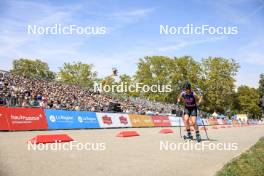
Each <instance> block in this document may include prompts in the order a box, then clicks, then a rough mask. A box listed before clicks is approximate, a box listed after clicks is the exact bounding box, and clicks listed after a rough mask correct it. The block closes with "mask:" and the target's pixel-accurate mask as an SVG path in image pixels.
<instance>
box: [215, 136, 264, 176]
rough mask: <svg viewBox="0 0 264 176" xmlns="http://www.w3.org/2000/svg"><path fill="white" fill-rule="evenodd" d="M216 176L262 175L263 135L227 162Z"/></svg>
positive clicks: (263, 160)
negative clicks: (251, 145)
mask: <svg viewBox="0 0 264 176" xmlns="http://www.w3.org/2000/svg"><path fill="white" fill-rule="evenodd" d="M216 176H264V137H262V138H261V139H260V140H259V141H258V142H257V143H256V144H255V145H254V146H253V147H251V148H250V149H249V150H248V151H246V152H245V153H243V154H241V155H240V156H239V157H238V158H235V159H234V160H232V161H231V162H230V163H227V164H226V165H225V166H224V167H223V168H222V169H221V170H220V171H218V172H217V174H216Z"/></svg>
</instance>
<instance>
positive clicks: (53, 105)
mask: <svg viewBox="0 0 264 176" xmlns="http://www.w3.org/2000/svg"><path fill="white" fill-rule="evenodd" d="M110 102H117V103H119V104H120V105H121V109H122V111H123V112H125V113H138V114H156V113H170V112H171V110H172V109H173V108H174V106H173V105H172V104H164V103H159V102H152V101H148V100H144V99H139V98H127V99H125V100H118V99H115V98H113V96H109V95H106V94H104V93H99V92H94V91H92V90H88V89H83V88H81V87H80V86H78V85H67V84H62V83H59V82H55V81H46V80H39V79H29V78H26V77H23V76H21V75H15V74H11V73H8V72H6V73H4V72H0V104H1V105H6V106H11V107H41V108H47V109H66V110H80V111H93V112H107V111H108V106H109V103H110Z"/></svg>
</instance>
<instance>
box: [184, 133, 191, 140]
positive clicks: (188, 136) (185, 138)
mask: <svg viewBox="0 0 264 176" xmlns="http://www.w3.org/2000/svg"><path fill="white" fill-rule="evenodd" d="M183 139H184V140H190V141H191V140H193V136H192V135H191V134H188V135H187V136H186V135H184V136H183Z"/></svg>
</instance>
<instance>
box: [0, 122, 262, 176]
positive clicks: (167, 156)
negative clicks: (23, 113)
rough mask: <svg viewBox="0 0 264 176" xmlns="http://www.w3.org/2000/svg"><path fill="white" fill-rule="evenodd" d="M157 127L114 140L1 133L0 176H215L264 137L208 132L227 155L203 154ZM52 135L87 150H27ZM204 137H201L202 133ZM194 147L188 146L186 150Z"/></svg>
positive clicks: (255, 131) (93, 135) (93, 134)
mask: <svg viewBox="0 0 264 176" xmlns="http://www.w3.org/2000/svg"><path fill="white" fill-rule="evenodd" d="M160 129H161V128H135V129H132V130H135V131H138V132H139V133H140V135H141V136H138V137H132V138H118V137H115V135H116V134H117V133H118V132H119V131H121V129H101V130H64V131H62V130H60V131H30V132H0V176H46V175H52V176H57V175H58V176H59V175H60V176H61V175H62V176H75V175H78V176H79V175H81V176H82V175H85V176H86V175H92V176H110V175H113V176H124V175H126V176H135V175H144V176H172V175H173V176H175V175H180V176H185V175H186V176H189V175H203V176H207V175H214V174H215V172H216V171H217V170H219V169H220V168H221V167H222V166H223V165H224V163H226V162H228V161H229V160H230V159H232V158H234V157H235V156H237V155H239V154H240V153H241V152H243V151H245V150H246V149H248V148H249V147H250V146H252V145H253V144H254V143H256V142H257V140H258V139H259V138H260V137H262V136H264V126H251V127H241V128H225V129H216V130H215V129H211V128H209V131H208V132H209V135H210V138H211V139H212V141H211V142H210V143H212V144H210V145H214V144H218V145H221V144H219V143H226V144H225V145H226V146H225V147H226V149H227V150H228V151H223V150H213V151H211V150H209V149H208V147H205V149H204V151H201V150H191V148H189V150H188V148H186V143H183V141H182V140H181V139H180V138H179V129H178V128H172V129H173V130H174V131H175V133H173V134H159V133H158V132H159V130H160ZM127 130H131V129H127ZM51 133H67V134H69V135H70V136H71V137H72V138H74V139H75V140H76V141H78V143H81V144H87V149H91V150H82V151H78V150H77V149H76V148H74V150H72V151H65V150H59V151H53V150H52V149H51V148H48V150H47V151H40V150H38V151H32V149H31V150H28V145H27V144H26V141H27V140H28V139H30V138H32V137H34V136H35V135H38V134H51ZM202 136H203V138H204V137H205V134H204V132H202ZM76 143H77V142H76ZM76 143H75V144H76ZM179 143H182V144H179ZM232 143H233V146H232V147H233V148H232V149H235V148H236V145H237V150H231V147H230V146H228V145H231V144H232ZM161 144H164V145H161ZM165 144H169V146H170V148H168V149H169V150H166V149H165V147H166V145H165ZM195 144H196V143H195V142H191V143H190V146H193V147H194V146H195ZM207 144H209V142H206V141H204V142H203V145H204V146H205V145H207ZM180 145H181V146H182V147H180ZM184 145H185V148H183V146H184ZM198 145H202V144H198ZM167 147H168V145H167ZM175 147H178V149H179V150H180V151H179V150H178V149H177V148H175ZM222 147H223V146H222ZM104 148H105V150H103V149H104ZM186 150H188V151H186Z"/></svg>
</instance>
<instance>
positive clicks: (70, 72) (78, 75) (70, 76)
mask: <svg viewBox="0 0 264 176" xmlns="http://www.w3.org/2000/svg"><path fill="white" fill-rule="evenodd" d="M92 68H93V65H90V64H84V63H81V62H74V63H64V65H63V67H62V68H60V71H59V73H58V79H59V81H61V82H63V83H66V84H75V85H79V86H81V87H86V88H92V87H93V83H94V81H95V80H96V75H97V73H96V72H93V71H92Z"/></svg>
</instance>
